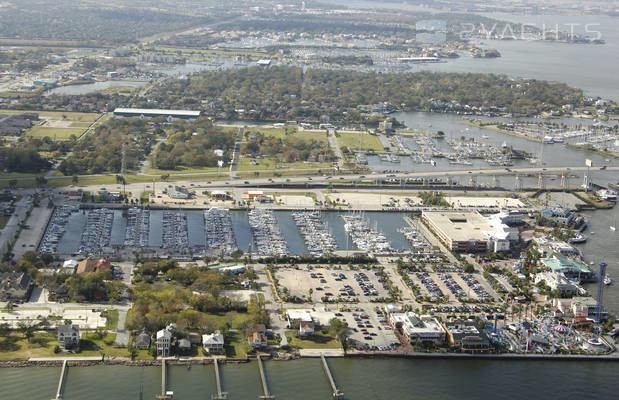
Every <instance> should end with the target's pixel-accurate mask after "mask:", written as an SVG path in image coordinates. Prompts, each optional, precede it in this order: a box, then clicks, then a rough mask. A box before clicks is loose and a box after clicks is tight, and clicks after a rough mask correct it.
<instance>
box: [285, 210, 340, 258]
mask: <svg viewBox="0 0 619 400" xmlns="http://www.w3.org/2000/svg"><path fill="white" fill-rule="evenodd" d="M292 218H293V219H294V221H295V223H296V224H297V228H299V232H300V233H301V236H303V239H304V240H305V245H306V246H307V249H308V251H309V253H310V254H311V255H315V256H323V255H325V254H328V253H332V252H334V251H335V250H337V243H336V242H335V239H334V238H333V235H332V234H331V232H330V231H329V227H328V225H327V224H326V223H325V222H324V221H323V220H322V217H321V215H320V211H294V212H293V213H292Z"/></svg>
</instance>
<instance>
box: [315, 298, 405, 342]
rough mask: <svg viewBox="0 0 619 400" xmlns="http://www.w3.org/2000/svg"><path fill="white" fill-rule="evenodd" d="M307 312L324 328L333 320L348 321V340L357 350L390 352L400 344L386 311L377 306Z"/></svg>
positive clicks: (368, 305)
mask: <svg viewBox="0 0 619 400" xmlns="http://www.w3.org/2000/svg"><path fill="white" fill-rule="evenodd" d="M306 311H308V312H309V313H310V314H311V315H312V318H313V319H314V321H315V322H317V323H319V324H320V325H323V326H327V325H328V324H329V321H330V320H331V319H332V318H339V319H341V320H343V321H346V323H347V324H348V327H349V328H350V329H349V331H348V338H349V340H350V341H351V342H352V344H353V347H354V348H356V349H359V350H368V349H374V350H390V349H395V348H396V347H397V346H398V345H399V343H400V342H399V340H398V338H397V337H396V335H395V333H393V330H392V329H391V326H389V323H388V320H387V315H386V314H385V311H384V310H382V309H381V307H379V306H377V305H374V304H364V305H361V306H357V307H350V308H346V309H340V310H339V311H314V310H306Z"/></svg>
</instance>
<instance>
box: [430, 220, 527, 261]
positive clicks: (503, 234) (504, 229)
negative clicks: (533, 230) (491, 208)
mask: <svg viewBox="0 0 619 400" xmlns="http://www.w3.org/2000/svg"><path fill="white" fill-rule="evenodd" d="M421 219H422V221H423V222H425V223H426V224H427V225H428V226H429V227H430V228H431V229H432V230H433V231H434V233H435V234H436V235H437V236H438V237H439V239H441V240H442V241H443V243H445V244H446V245H447V247H449V249H450V250H452V251H457V252H485V251H495V252H498V251H505V250H509V247H510V241H512V240H518V231H517V230H516V229H515V228H510V227H509V226H507V225H506V224H504V223H503V222H502V219H501V216H500V215H497V216H492V217H490V218H484V217H483V216H482V215H481V214H480V213H478V212H476V211H470V212H469V211H466V212H458V211H424V212H423V214H422V215H421Z"/></svg>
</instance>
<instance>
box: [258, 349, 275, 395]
mask: <svg viewBox="0 0 619 400" xmlns="http://www.w3.org/2000/svg"><path fill="white" fill-rule="evenodd" d="M258 369H260V379H261V380H262V391H263V392H264V395H262V396H260V397H259V398H261V399H274V398H275V396H273V395H271V393H269V386H268V385H267V378H266V375H265V374H264V366H263V365H262V359H261V358H260V354H258Z"/></svg>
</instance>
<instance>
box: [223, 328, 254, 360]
mask: <svg viewBox="0 0 619 400" xmlns="http://www.w3.org/2000/svg"><path fill="white" fill-rule="evenodd" d="M224 342H225V344H224V354H225V355H226V357H230V358H245V357H247V352H248V351H250V350H251V346H250V345H249V343H247V341H246V340H245V335H243V333H242V332H240V331H229V332H228V333H227V334H226V336H225V340H224Z"/></svg>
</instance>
